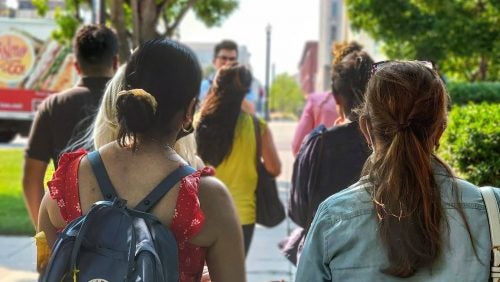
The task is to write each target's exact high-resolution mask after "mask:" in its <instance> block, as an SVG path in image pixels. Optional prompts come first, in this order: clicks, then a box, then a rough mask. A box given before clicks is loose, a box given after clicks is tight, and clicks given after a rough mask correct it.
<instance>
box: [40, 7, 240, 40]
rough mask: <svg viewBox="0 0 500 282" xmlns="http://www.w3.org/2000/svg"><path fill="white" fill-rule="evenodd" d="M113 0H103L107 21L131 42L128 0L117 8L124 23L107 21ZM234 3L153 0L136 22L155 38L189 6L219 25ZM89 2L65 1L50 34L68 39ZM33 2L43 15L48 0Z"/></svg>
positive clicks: (206, 21)
mask: <svg viewBox="0 0 500 282" xmlns="http://www.w3.org/2000/svg"><path fill="white" fill-rule="evenodd" d="M115 1H117V0H107V1H106V9H107V11H106V13H107V18H108V23H111V24H112V26H113V27H114V28H115V29H116V30H123V29H125V30H126V32H125V33H126V34H128V37H129V38H127V39H126V40H123V42H120V44H121V45H123V46H128V45H129V44H128V42H133V40H131V39H132V35H133V33H134V32H135V30H134V28H133V27H134V23H133V21H134V18H133V16H132V14H133V13H132V12H133V8H132V7H131V5H130V3H131V1H122V3H123V4H122V7H121V9H123V15H124V23H123V22H120V23H114V22H112V21H111V20H110V18H111V11H110V9H111V6H112V4H113V3H115ZM140 1H146V0H140ZM238 2H239V1H238V0H203V1H201V0H197V1H194V2H193V1H191V0H155V1H154V3H153V5H150V6H147V7H148V8H151V9H154V10H147V11H141V10H138V13H139V15H138V17H137V18H138V19H141V23H139V24H142V22H144V23H145V24H144V27H142V28H139V30H142V31H144V29H148V30H154V31H155V32H153V33H151V32H146V33H145V34H157V36H158V37H161V36H171V35H173V34H174V31H175V29H177V27H178V25H179V22H180V21H181V20H182V19H183V18H184V16H185V14H186V12H187V11H188V10H190V9H192V10H193V11H194V13H195V14H196V16H197V17H198V19H200V20H201V21H202V22H203V23H204V24H205V25H207V26H208V27H212V26H215V25H219V24H220V23H221V22H222V21H223V20H224V19H225V18H226V17H227V16H229V15H230V14H231V13H232V12H233V11H234V10H235V9H236V8H238ZM90 3H91V2H90V1H88V0H66V1H65V5H64V9H63V10H59V11H57V10H56V14H55V20H56V23H57V25H58V27H59V28H58V29H57V30H56V32H54V33H53V37H54V38H56V39H57V40H58V41H60V42H68V41H71V39H72V38H73V36H74V34H75V32H76V30H77V28H78V25H80V24H81V23H82V18H81V17H80V15H79V11H80V8H81V6H85V5H90ZM116 3H118V2H116ZM33 4H34V5H35V7H36V9H37V11H38V13H39V14H40V15H41V16H44V15H45V14H46V13H47V11H48V0H34V1H33ZM144 17H150V19H151V20H150V21H148V20H144ZM153 17H154V18H153ZM159 21H163V27H164V29H165V31H164V32H160V31H159V30H158V29H157V27H158V26H157V24H158V22H159ZM151 23H153V24H151ZM148 39H151V38H145V39H142V38H141V40H139V41H140V42H143V41H146V40H148ZM133 47H136V46H133ZM127 48H128V47H127ZM128 49H130V48H128Z"/></svg>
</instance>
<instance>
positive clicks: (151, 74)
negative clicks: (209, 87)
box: [116, 39, 201, 150]
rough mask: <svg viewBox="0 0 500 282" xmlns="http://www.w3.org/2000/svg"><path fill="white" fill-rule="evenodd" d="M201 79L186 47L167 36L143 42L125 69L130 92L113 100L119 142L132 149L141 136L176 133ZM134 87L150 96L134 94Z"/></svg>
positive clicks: (196, 92)
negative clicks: (114, 102)
mask: <svg viewBox="0 0 500 282" xmlns="http://www.w3.org/2000/svg"><path fill="white" fill-rule="evenodd" d="M200 81H201V69H200V66H199V64H198V60H197V58H196V56H195V55H194V53H193V51H191V50H190V49H189V48H188V47H187V46H185V45H183V44H180V43H178V42H175V41H172V40H169V39H155V40H151V41H148V42H146V43H144V44H143V45H142V46H141V47H140V48H139V49H138V50H137V51H135V52H134V53H133V54H132V56H131V57H130V61H129V62H128V64H127V67H126V69H125V84H126V85H125V88H126V90H130V91H125V92H124V93H123V94H122V95H119V96H118V98H117V101H116V110H117V119H118V137H117V140H118V141H119V142H118V144H120V145H121V146H122V147H130V148H132V149H133V150H135V148H136V147H137V142H138V141H139V140H138V137H140V136H149V137H155V138H161V137H164V136H168V135H170V134H172V135H173V134H176V135H177V134H178V131H179V129H180V123H182V117H181V116H182V115H181V113H185V112H186V111H187V110H188V107H189V105H190V103H191V101H193V99H195V98H196V97H197V95H198V93H199V89H200ZM137 90H140V91H142V92H144V93H148V94H147V95H149V94H151V96H152V97H151V98H148V97H147V95H136V94H134V91H137ZM152 101H154V102H152ZM154 103H157V105H156V106H152V104H154Z"/></svg>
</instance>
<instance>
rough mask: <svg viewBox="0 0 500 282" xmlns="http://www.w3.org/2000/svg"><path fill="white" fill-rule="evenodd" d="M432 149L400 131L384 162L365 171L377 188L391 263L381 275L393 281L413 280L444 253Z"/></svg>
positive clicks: (410, 132) (375, 194) (381, 227)
mask: <svg viewBox="0 0 500 282" xmlns="http://www.w3.org/2000/svg"><path fill="white" fill-rule="evenodd" d="M408 148H412V150H408ZM429 149H430V148H428V147H427V146H423V144H422V142H421V141H420V140H418V138H417V136H416V135H415V133H414V132H413V129H412V128H411V126H408V127H407V128H403V129H401V130H398V131H397V133H396V134H395V137H394V139H392V142H391V143H390V144H389V146H388V148H387V151H386V152H385V153H384V154H383V155H382V157H381V158H380V159H378V160H375V162H374V163H373V164H371V165H369V167H366V168H365V170H368V171H369V174H368V175H369V180H370V181H371V182H372V183H373V184H374V186H373V190H372V191H371V192H372V195H373V201H374V205H375V211H376V213H377V217H378V219H379V235H380V238H381V240H382V243H383V245H384V246H385V248H386V250H387V254H388V258H389V262H390V265H389V267H387V268H386V269H383V270H382V271H383V272H384V273H386V274H389V275H392V276H396V277H409V276H411V275H413V274H414V273H415V271H416V270H417V269H418V268H421V267H426V266H430V265H432V263H433V262H434V261H435V260H436V258H437V257H438V256H439V254H440V252H441V249H442V246H441V245H442V243H441V242H442V241H441V236H440V228H441V224H442V218H443V209H442V207H441V198H440V193H439V192H438V190H437V189H436V187H437V185H436V183H435V180H434V177H433V173H432V168H431V161H432V160H431V154H432V152H431V151H429Z"/></svg>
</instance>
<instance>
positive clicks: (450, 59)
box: [347, 0, 500, 81]
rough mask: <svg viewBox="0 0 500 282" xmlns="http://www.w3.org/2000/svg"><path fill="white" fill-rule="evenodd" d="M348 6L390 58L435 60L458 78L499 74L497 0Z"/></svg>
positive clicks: (398, 0)
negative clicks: (380, 42) (382, 45)
mask: <svg viewBox="0 0 500 282" xmlns="http://www.w3.org/2000/svg"><path fill="white" fill-rule="evenodd" d="M347 10H348V14H349V19H350V21H351V24H352V27H353V28H354V29H358V30H359V29H362V30H365V31H366V32H367V33H368V34H369V35H370V36H372V37H373V38H374V39H375V40H380V41H382V42H384V47H383V48H384V51H385V53H386V54H387V55H388V56H389V57H390V58H414V59H418V60H422V59H426V60H429V59H430V60H432V61H434V62H436V63H437V64H438V65H439V67H440V69H441V70H442V71H443V72H444V73H445V74H446V75H447V76H449V77H452V78H455V79H457V80H468V81H478V80H498V79H500V56H498V54H500V17H498V15H499V14H500V1H498V0H447V1H440V0H391V1H383V3H382V2H380V1H375V0H348V1H347Z"/></svg>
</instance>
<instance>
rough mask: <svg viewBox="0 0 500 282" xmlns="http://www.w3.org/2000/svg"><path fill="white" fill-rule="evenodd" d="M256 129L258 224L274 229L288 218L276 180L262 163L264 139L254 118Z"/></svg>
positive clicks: (257, 121)
mask: <svg viewBox="0 0 500 282" xmlns="http://www.w3.org/2000/svg"><path fill="white" fill-rule="evenodd" d="M253 123H254V129H255V141H256V144H257V154H256V163H257V175H258V181H257V189H256V191H255V194H256V198H257V220H256V221H257V223H258V224H260V225H263V226H266V227H274V226H276V225H278V224H280V223H281V222H282V221H283V220H284V219H285V217H286V214H285V207H284V206H283V203H282V202H281V200H280V199H279V196H278V188H277V185H276V179H275V178H274V177H272V176H271V175H270V174H269V172H267V170H266V168H265V167H264V164H263V163H262V161H261V156H262V139H261V135H260V126H259V120H258V119H257V118H256V117H255V116H254V117H253Z"/></svg>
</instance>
